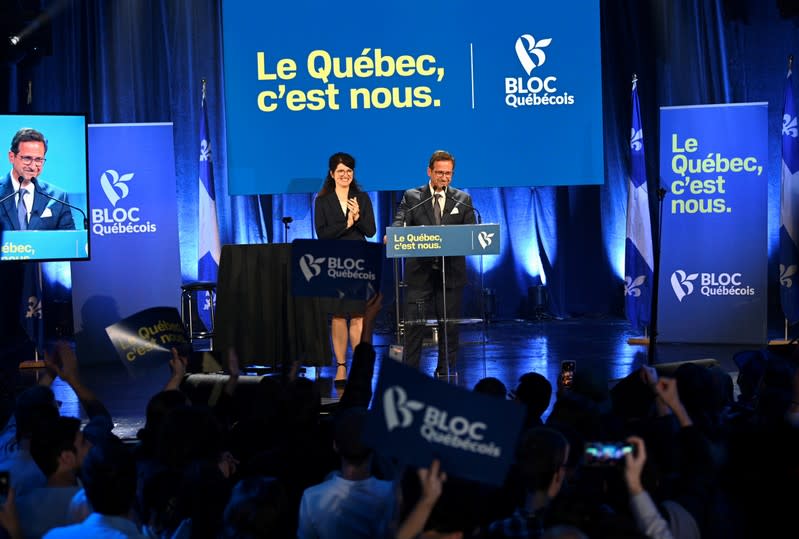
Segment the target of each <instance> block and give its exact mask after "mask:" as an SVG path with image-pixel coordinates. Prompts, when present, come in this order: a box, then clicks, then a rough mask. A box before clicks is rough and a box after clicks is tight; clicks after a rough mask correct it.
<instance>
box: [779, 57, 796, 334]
mask: <svg viewBox="0 0 799 539" xmlns="http://www.w3.org/2000/svg"><path fill="white" fill-rule="evenodd" d="M789 62H791V63H792V59H791V60H790V61H789ZM791 86H792V82H791V66H790V63H789V67H788V75H787V76H786V77H785V102H784V104H783V109H782V171H781V173H780V179H781V191H780V258H779V262H780V301H781V303H782V311H783V312H784V313H785V319H786V320H787V321H788V323H789V324H794V323H796V322H797V321H799V282H797V280H796V278H797V274H796V269H797V261H799V249H797V240H799V238H797V222H796V220H797V219H799V211H798V210H797V204H799V126H797V123H796V107H795V106H794V101H793V89H792V87H791Z"/></svg>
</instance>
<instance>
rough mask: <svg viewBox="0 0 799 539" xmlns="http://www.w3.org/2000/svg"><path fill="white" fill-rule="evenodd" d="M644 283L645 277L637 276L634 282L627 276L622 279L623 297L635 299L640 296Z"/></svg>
mask: <svg viewBox="0 0 799 539" xmlns="http://www.w3.org/2000/svg"><path fill="white" fill-rule="evenodd" d="M644 281H646V276H645V275H639V276H638V277H636V278H635V279H634V280H633V278H632V277H630V276H629V275H628V276H627V277H625V278H624V295H625V296H632V297H634V298H637V297H639V296H640V295H641V285H642V284H644Z"/></svg>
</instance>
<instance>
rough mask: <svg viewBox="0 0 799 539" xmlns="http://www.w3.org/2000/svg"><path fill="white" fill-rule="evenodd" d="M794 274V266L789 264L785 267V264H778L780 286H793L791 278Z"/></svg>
mask: <svg viewBox="0 0 799 539" xmlns="http://www.w3.org/2000/svg"><path fill="white" fill-rule="evenodd" d="M795 273H796V264H791V265H790V266H788V267H785V264H780V286H784V287H785V288H790V287H792V286H793V276H794V274H795Z"/></svg>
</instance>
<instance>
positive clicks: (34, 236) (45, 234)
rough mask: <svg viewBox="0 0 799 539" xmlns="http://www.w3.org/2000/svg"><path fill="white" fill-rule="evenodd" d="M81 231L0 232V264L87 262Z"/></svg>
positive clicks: (85, 235) (86, 240)
mask: <svg viewBox="0 0 799 539" xmlns="http://www.w3.org/2000/svg"><path fill="white" fill-rule="evenodd" d="M88 256H89V241H88V237H87V234H86V231H85V230H0V260H45V259H46V260H65V259H74V258H87V257H88Z"/></svg>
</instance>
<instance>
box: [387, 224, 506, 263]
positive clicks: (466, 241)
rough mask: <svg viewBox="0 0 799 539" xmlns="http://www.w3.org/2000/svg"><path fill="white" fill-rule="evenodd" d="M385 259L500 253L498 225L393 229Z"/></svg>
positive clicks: (393, 227)
mask: <svg viewBox="0 0 799 539" xmlns="http://www.w3.org/2000/svg"><path fill="white" fill-rule="evenodd" d="M386 239H387V243H386V256H387V257H388V258H408V257H417V256H469V255H498V254H499V247H500V245H499V239H500V234H499V225H496V224H486V225H437V226H390V227H387V228H386Z"/></svg>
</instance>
